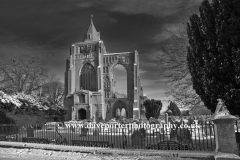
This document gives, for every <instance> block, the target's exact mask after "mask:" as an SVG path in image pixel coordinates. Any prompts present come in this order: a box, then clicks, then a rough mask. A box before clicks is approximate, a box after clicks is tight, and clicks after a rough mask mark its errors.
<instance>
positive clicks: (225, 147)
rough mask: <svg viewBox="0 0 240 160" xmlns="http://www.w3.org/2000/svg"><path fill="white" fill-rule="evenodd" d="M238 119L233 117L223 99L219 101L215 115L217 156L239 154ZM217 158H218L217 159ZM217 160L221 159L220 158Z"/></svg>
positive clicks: (213, 119) (213, 118)
mask: <svg viewBox="0 0 240 160" xmlns="http://www.w3.org/2000/svg"><path fill="white" fill-rule="evenodd" d="M236 119H237V118H236V117H235V116H232V115H231V114H230V113H229V111H228V110H227V107H226V106H225V104H224V102H223V100H222V99H218V104H217V107H216V111H215V113H214V114H213V117H212V121H213V123H214V133H215V138H216V141H215V142H216V149H215V152H217V153H216V155H219V153H228V154H236V155H237V154H238V149H237V142H236V135H235V130H234V123H235V121H236ZM215 158H216V157H215ZM216 159H221V157H218V158H216Z"/></svg>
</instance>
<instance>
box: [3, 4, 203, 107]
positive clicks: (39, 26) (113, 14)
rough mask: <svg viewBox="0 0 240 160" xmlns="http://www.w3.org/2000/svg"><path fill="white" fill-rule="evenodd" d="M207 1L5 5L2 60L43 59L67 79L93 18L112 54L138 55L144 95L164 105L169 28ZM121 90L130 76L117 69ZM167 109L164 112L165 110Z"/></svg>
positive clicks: (52, 69)
mask: <svg viewBox="0 0 240 160" xmlns="http://www.w3.org/2000/svg"><path fill="white" fill-rule="evenodd" d="M201 2H202V0H51V1H49V0H21V1H19V0H1V1H0V22H1V23H0V56H1V57H3V58H8V57H14V56H21V55H29V56H32V57H34V58H36V59H40V60H42V61H43V62H44V64H45V65H46V66H47V67H49V69H50V71H51V72H52V73H54V74H56V75H57V76H58V78H60V80H61V81H63V80H64V72H65V62H66V59H67V58H68V57H69V48H70V46H71V44H73V43H75V42H80V41H82V39H83V35H84V33H85V32H86V31H87V29H88V27H89V24H90V18H91V15H93V23H94V25H95V27H96V29H97V31H100V33H101V39H102V40H103V41H104V44H105V46H106V48H107V51H108V52H110V53H117V52H131V51H134V50H137V51H138V53H139V61H140V66H139V68H140V78H141V83H142V87H143V90H144V94H146V95H147V97H148V98H150V99H159V100H162V101H163V107H164V108H166V106H167V102H166V100H168V99H169V98H168V97H166V95H165V91H166V88H165V81H166V79H165V78H164V72H165V71H164V70H163V69H162V68H160V67H159V66H157V65H156V64H155V63H154V60H156V56H157V54H158V53H159V50H158V49H159V48H160V45H161V44H164V42H166V41H167V40H168V38H169V34H168V33H167V31H166V29H167V27H168V26H172V27H174V28H177V27H178V26H179V23H180V22H179V18H181V17H184V16H186V14H189V12H191V13H192V12H195V13H196V12H198V8H199V5H200V3H201ZM114 75H115V79H116V81H117V82H116V83H117V91H118V92H120V93H123V92H124V91H126V73H125V71H124V70H123V69H122V68H121V67H119V66H117V67H116V68H115V69H114ZM164 108H163V110H164Z"/></svg>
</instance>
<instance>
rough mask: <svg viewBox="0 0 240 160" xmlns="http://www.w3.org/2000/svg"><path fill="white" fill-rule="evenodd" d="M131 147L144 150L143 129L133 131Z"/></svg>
mask: <svg viewBox="0 0 240 160" xmlns="http://www.w3.org/2000/svg"><path fill="white" fill-rule="evenodd" d="M131 139H132V147H134V148H139V147H140V148H144V146H145V141H146V130H145V129H144V128H140V129H135V130H133V132H132V135H131Z"/></svg>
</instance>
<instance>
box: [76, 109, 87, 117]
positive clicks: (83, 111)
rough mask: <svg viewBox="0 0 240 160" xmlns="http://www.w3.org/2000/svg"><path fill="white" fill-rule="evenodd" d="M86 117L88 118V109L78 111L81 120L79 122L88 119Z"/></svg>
mask: <svg viewBox="0 0 240 160" xmlns="http://www.w3.org/2000/svg"><path fill="white" fill-rule="evenodd" d="M86 116H87V111H86V109H83V108H81V109H79V110H78V119H79V120H84V119H86Z"/></svg>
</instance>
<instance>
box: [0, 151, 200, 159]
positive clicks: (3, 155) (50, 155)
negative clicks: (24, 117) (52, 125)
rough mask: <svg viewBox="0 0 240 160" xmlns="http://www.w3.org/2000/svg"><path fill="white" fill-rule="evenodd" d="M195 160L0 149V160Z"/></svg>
mask: <svg viewBox="0 0 240 160" xmlns="http://www.w3.org/2000/svg"><path fill="white" fill-rule="evenodd" d="M177 159H179V160H183V159H185V160H196V159H195V158H194V159H190V158H177V157H175V158H174V157H161V156H155V157H154V156H149V157H143V156H122V155H100V154H92V153H76V152H62V151H50V150H42V149H17V148H0V160H177Z"/></svg>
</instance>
